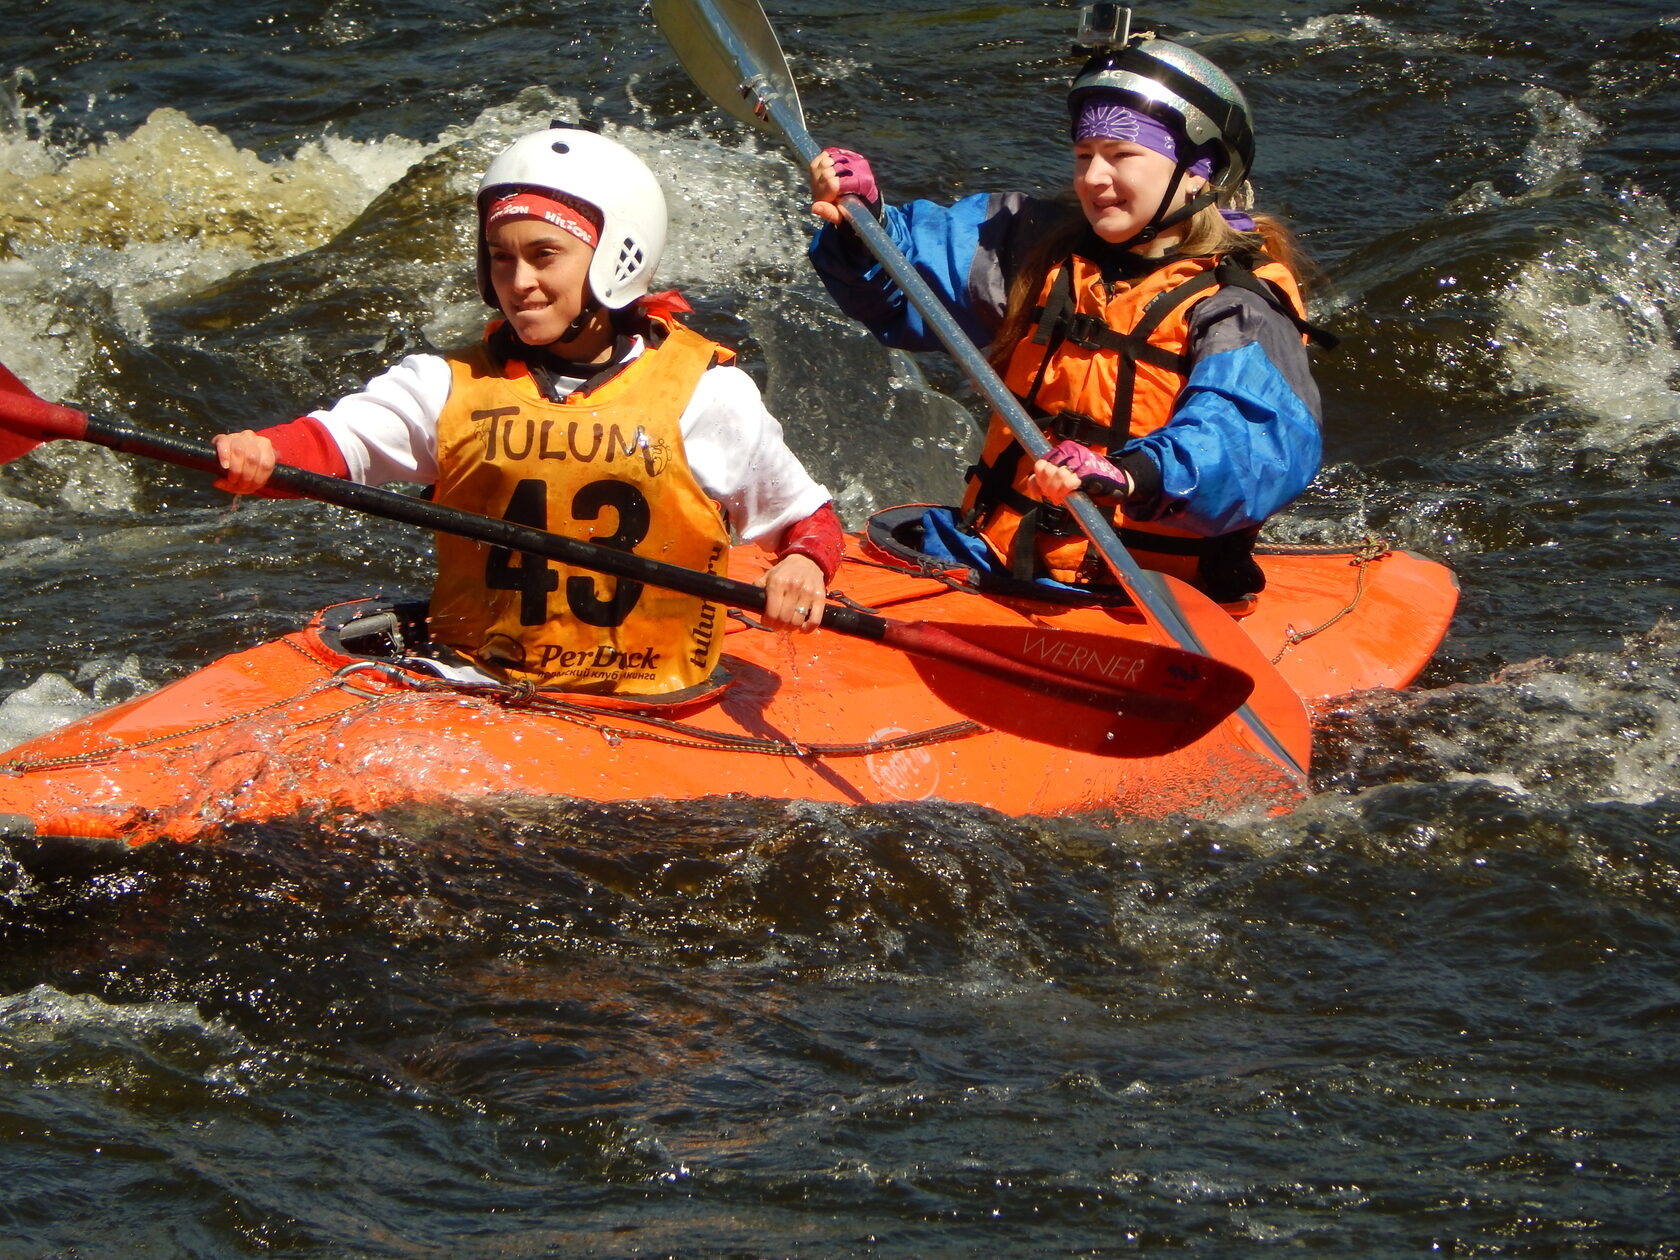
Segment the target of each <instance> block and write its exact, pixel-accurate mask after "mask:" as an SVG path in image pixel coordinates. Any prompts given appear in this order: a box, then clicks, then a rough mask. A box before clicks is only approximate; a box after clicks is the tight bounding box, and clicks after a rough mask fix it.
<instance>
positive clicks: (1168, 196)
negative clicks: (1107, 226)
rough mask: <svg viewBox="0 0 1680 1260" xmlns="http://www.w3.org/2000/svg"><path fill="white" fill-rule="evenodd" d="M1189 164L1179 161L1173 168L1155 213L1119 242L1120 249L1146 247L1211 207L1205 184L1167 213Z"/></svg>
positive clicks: (1209, 189) (1210, 188)
mask: <svg viewBox="0 0 1680 1260" xmlns="http://www.w3.org/2000/svg"><path fill="white" fill-rule="evenodd" d="M1190 166H1191V163H1189V162H1186V161H1183V160H1180V162H1179V163H1178V165H1177V166H1176V167H1174V168H1173V176H1172V179H1171V180H1170V181H1168V183H1167V191H1166V192H1165V193H1163V194H1162V195H1161V204H1160V205H1158V206H1156V207H1155V213H1154V215H1152V216H1151V217H1150V220H1149V222H1148V223H1146V224H1145V225H1144V226H1143V227H1141V228H1139V229H1138V230H1137V231H1136V232H1135V233H1134V234H1133V235H1132V236H1131V238H1130V239H1129V240H1125V241H1122V242H1120V248H1121V249H1131V248H1133V247H1134V246H1137V245H1147V244H1149V242H1150V241H1152V240H1154V239H1155V238H1156V237H1157V236H1159V235H1161V233H1162V232H1165V231H1166V230H1167V229H1168V228H1171V227H1177V226H1178V225H1179V224H1180V223H1183V222H1184V221H1185V220H1186V219H1188V218H1190V217H1191V216H1192V215H1194V214H1198V213H1200V212H1201V211H1202V210H1204V209H1206V208H1207V207H1208V206H1211V205H1212V204H1213V202H1214V193H1213V186H1212V185H1211V184H1205V185H1203V187H1202V191H1201V192H1199V193H1197V194H1196V195H1195V196H1194V197H1192V198H1190V200H1189V201H1187V202H1185V203H1184V204H1183V205H1182V206H1180V207H1179V208H1178V209H1177V210H1174V211H1172V212H1171V213H1168V211H1167V207H1168V206H1170V205H1172V201H1173V198H1174V197H1176V196H1177V195H1178V186H1179V185H1180V184H1182V183H1183V182H1184V176H1185V175H1186V174H1187V173H1188V172H1189V170H1190Z"/></svg>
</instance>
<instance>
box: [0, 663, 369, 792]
mask: <svg viewBox="0 0 1680 1260" xmlns="http://www.w3.org/2000/svg"><path fill="white" fill-rule="evenodd" d="M280 642H282V643H284V644H285V645H286V646H287V647H289V648H291V649H292V650H293V651H294V652H296V653H298V654H299V655H300V656H302V657H304V658H305V659H306V660H308V661H309V662H310V663H311V664H312V665H315V666H316V667H317V668H319V667H320V665H321V662H320V660H319V659H318V658H317V657H315V656H313V655H311V654H310V653H309V652H306V651H304V649H303V648H301V647H299V646H298V645H297V644H295V643H293V642H292V641H291V640H290V639H281V640H280ZM335 689H337V690H350V689H349V688H341V687H339V682H338V679H337V677H336V676H335V677H328V678H323V679H322V680H321V681H320V682H318V683H316V684H314V685H313V686H311V687H308V688H306V689H304V690H303V691H299V692H296V693H294V694H292V695H289V696H282V697H281V698H280V699H278V700H275V701H273V702H272V703H270V704H264V705H259V706H258V707H257V708H255V709H244V710H241V711H240V712H238V713H229V714H227V715H226V716H225V717H219V718H213V719H212V720H210V721H208V722H201V723H199V725H197V726H188V727H183V728H182V729H181V730H178V731H170V732H169V733H168V734H165V735H153V736H151V737H150V738H149V739H137V740H135V741H134V742H133V743H122V744H118V745H115V746H114V747H110V748H97V749H90V750H89V751H87V752H80V753H65V754H64V755H63V756H59V757H42V758H40V759H38V760H35V761H3V762H0V774H32V773H36V772H38V771H41V770H63V769H66V768H68V767H70V766H92V765H98V764H99V763H100V762H101V761H107V760H109V759H110V758H112V757H114V756H116V755H117V754H119V753H129V752H135V751H138V750H139V749H142V748H151V747H153V746H155V745H157V744H169V743H173V742H175V741H176V740H185V739H191V738H192V737H193V736H194V735H202V734H204V733H205V732H206V731H213V730H216V729H217V728H218V727H223V726H231V725H232V724H233V723H235V722H243V721H244V720H245V719H246V718H253V717H256V716H258V715H259V714H263V713H271V712H273V711H274V710H275V709H283V708H285V707H286V706H287V705H289V704H297V703H298V702H299V701H302V700H307V699H309V697H311V696H314V695H319V694H320V693H321V692H323V691H332V690H335ZM350 694H351V695H354V696H358V697H359V698H360V702H359V703H357V704H350V705H346V706H345V707H344V708H342V709H334V710H333V711H332V712H331V713H323V714H321V715H319V716H318V717H312V718H304V719H301V720H299V721H296V722H293V723H292V728H293V729H294V730H299V729H302V728H303V727H305V726H313V725H315V724H317V723H319V722H326V721H330V720H331V719H333V718H336V717H340V716H341V715H343V714H345V713H348V712H350V711H351V710H352V709H356V708H362V707H365V706H366V705H369V704H371V703H373V698H370V697H369V693H366V692H357V691H350ZM374 698H376V697H374Z"/></svg>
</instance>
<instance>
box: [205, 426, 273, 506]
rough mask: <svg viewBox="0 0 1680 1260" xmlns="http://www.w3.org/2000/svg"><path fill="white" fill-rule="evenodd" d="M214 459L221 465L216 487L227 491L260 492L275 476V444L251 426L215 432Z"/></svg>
mask: <svg viewBox="0 0 1680 1260" xmlns="http://www.w3.org/2000/svg"><path fill="white" fill-rule="evenodd" d="M216 458H217V459H218V460H220V461H221V465H222V476H221V477H220V478H219V479H218V480H217V481H216V489H218V490H226V491H227V492H228V493H229V494H257V493H260V492H261V490H262V488H263V487H264V486H266V485H267V484H268V479H269V478H270V477H271V476H273V475H274V443H273V442H272V441H270V440H269V439H268V438H265V437H264V436H263V435H262V434H260V433H256V432H253V431H252V430H250V429H246V430H244V431H243V432H240V433H218V434H217V435H216Z"/></svg>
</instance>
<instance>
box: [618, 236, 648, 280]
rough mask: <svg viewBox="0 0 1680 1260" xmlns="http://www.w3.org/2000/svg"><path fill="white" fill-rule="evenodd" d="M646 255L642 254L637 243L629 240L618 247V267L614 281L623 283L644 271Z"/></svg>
mask: <svg viewBox="0 0 1680 1260" xmlns="http://www.w3.org/2000/svg"><path fill="white" fill-rule="evenodd" d="M645 258H646V255H645V254H643V253H642V251H641V249H640V247H639V246H637V244H636V242H635V241H633V240H630V239H628V238H626V239H625V241H624V243H623V244H622V245H620V246H619V247H618V267H617V269H616V270H615V272H614V274H613V279H614V280H616V281H618V282H620V283H622V282H623V281H626V280H628V279H630V278H631V277H632V276H634V275H635V274H636V273H637V272H638V271H640V270H641V269H642V262H643V260H644V259H645Z"/></svg>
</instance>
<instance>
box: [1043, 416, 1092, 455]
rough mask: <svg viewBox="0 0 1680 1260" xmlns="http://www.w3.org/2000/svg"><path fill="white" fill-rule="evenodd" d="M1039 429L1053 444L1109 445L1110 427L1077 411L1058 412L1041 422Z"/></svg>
mask: <svg viewBox="0 0 1680 1260" xmlns="http://www.w3.org/2000/svg"><path fill="white" fill-rule="evenodd" d="M1039 428H1040V429H1042V430H1043V431H1044V435H1045V436H1046V437H1047V438H1049V439H1050V440H1051V441H1053V442H1066V441H1070V440H1071V441H1074V442H1083V443H1085V445H1087V446H1095V445H1098V444H1101V445H1104V446H1106V445H1107V444H1108V435H1109V426H1108V425H1106V424H1099V423H1098V422H1097V420H1096V419H1095V418H1094V417H1092V416H1087V415H1083V414H1081V413H1080V412H1077V411H1058V412H1056V413H1055V414H1054V415H1051V416H1046V417H1044V419H1042V420H1040V421H1039Z"/></svg>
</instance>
